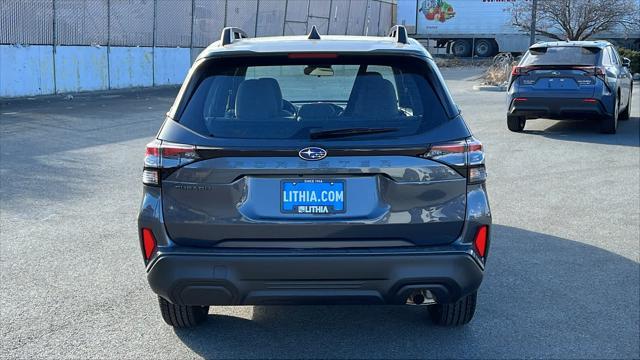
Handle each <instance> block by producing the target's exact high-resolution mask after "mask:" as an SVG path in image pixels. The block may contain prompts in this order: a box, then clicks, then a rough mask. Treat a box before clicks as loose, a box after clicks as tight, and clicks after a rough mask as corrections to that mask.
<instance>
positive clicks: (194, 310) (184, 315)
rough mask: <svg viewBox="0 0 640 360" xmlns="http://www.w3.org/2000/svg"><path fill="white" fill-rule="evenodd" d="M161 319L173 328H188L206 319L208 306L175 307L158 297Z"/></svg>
mask: <svg viewBox="0 0 640 360" xmlns="http://www.w3.org/2000/svg"><path fill="white" fill-rule="evenodd" d="M158 302H159V304H160V312H161V313H162V319H163V320H164V322H166V323H167V324H169V325H171V326H173V327H175V328H189V327H193V326H196V325H198V324H200V323H202V322H203V321H205V320H206V319H207V314H208V313H209V307H208V306H191V305H175V304H172V303H170V302H168V301H167V300H165V299H163V298H161V297H160V296H158Z"/></svg>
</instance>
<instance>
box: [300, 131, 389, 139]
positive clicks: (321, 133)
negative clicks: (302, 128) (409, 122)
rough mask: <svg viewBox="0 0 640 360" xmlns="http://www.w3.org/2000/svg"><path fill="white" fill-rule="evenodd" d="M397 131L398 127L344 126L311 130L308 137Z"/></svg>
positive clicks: (316, 137)
mask: <svg viewBox="0 0 640 360" xmlns="http://www.w3.org/2000/svg"><path fill="white" fill-rule="evenodd" d="M393 131H398V128H344V129H333V130H322V131H311V132H309V137H310V138H311V139H331V138H339V137H347V136H356V135H369V134H381V133H387V132H393Z"/></svg>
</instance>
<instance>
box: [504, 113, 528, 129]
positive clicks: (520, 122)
mask: <svg viewBox="0 0 640 360" xmlns="http://www.w3.org/2000/svg"><path fill="white" fill-rule="evenodd" d="M526 123H527V119H526V118H525V117H524V116H510V115H507V127H508V128H509V130H511V131H513V132H522V130H524V126H525V124H526Z"/></svg>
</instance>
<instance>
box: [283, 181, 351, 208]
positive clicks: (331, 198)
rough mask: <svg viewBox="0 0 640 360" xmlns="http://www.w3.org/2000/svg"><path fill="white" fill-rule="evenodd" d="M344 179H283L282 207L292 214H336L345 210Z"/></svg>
mask: <svg viewBox="0 0 640 360" xmlns="http://www.w3.org/2000/svg"><path fill="white" fill-rule="evenodd" d="M344 194H345V191H344V180H325V179H310V180H283V181H281V182H280V209H281V211H282V212H283V213H292V214H319V215H323V214H336V213H342V212H344V211H345V203H344Z"/></svg>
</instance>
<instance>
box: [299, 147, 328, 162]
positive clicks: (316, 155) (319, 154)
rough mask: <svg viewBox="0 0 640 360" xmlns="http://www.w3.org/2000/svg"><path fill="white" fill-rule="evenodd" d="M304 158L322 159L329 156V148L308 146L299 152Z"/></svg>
mask: <svg viewBox="0 0 640 360" xmlns="http://www.w3.org/2000/svg"><path fill="white" fill-rule="evenodd" d="M298 156H300V158H301V159H303V160H311V161H313V160H322V159H324V158H325V157H326V156H327V150H325V149H323V148H319V147H307V148H304V149H302V150H300V151H299V152H298Z"/></svg>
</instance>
